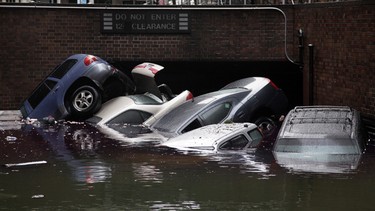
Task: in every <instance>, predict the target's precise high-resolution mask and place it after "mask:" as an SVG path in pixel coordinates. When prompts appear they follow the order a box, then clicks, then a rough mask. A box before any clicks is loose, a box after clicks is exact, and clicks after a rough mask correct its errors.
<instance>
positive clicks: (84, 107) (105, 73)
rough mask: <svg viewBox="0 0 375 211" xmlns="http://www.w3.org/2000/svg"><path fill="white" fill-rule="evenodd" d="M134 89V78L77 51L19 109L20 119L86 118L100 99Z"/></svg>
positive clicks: (99, 59)
mask: <svg viewBox="0 0 375 211" xmlns="http://www.w3.org/2000/svg"><path fill="white" fill-rule="evenodd" d="M134 92H135V85H134V83H133V81H132V80H130V78H129V77H128V76H127V75H126V74H124V73H123V72H121V71H120V70H118V69H116V68H115V67H114V66H112V65H110V64H109V63H108V62H106V61H105V60H103V59H101V58H99V57H97V56H93V55H88V54H76V55H72V56H70V57H69V58H67V59H66V60H65V61H63V62H62V63H61V64H60V65H58V66H57V67H56V68H55V69H54V70H53V71H52V72H51V74H50V75H48V76H47V77H46V78H45V79H44V80H43V81H42V82H41V83H40V84H39V85H38V86H37V88H36V89H35V90H34V91H33V92H32V93H31V95H30V96H29V97H28V98H27V99H26V100H25V101H24V102H23V103H22V106H21V108H20V110H21V112H22V116H23V118H31V119H43V118H45V117H52V118H54V119H56V120H59V119H64V118H66V117H69V116H70V117H73V118H85V117H88V116H90V115H92V114H93V113H95V112H97V111H98V110H99V109H100V107H101V105H102V103H103V102H105V101H107V100H109V99H112V98H114V97H117V96H120V95H127V94H133V93H134Z"/></svg>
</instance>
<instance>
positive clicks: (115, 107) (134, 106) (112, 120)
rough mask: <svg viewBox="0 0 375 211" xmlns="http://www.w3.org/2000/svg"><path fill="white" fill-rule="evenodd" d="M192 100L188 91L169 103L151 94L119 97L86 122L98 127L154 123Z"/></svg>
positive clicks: (104, 105)
mask: <svg viewBox="0 0 375 211" xmlns="http://www.w3.org/2000/svg"><path fill="white" fill-rule="evenodd" d="M191 98H192V94H191V92H190V91H187V90H185V91H183V92H182V93H180V94H179V95H177V96H176V97H174V98H173V99H171V100H169V101H167V102H163V101H162V100H161V99H159V98H158V97H156V96H155V95H154V94H151V93H145V94H139V95H129V96H122V97H117V98H114V99H112V100H110V101H108V102H106V103H105V104H103V106H102V108H101V109H100V110H99V112H98V113H96V114H94V116H93V117H91V118H89V119H87V120H86V121H87V122H90V123H94V124H97V125H105V124H118V125H124V124H131V125H139V124H142V123H143V122H145V121H146V120H147V122H154V121H156V120H157V119H158V118H160V116H163V115H164V114H165V113H167V112H168V111H170V110H172V109H173V108H175V107H177V106H179V105H181V104H182V103H184V102H186V101H187V100H189V99H191Z"/></svg>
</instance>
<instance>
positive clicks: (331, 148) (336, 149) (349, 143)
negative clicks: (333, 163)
mask: <svg viewBox="0 0 375 211" xmlns="http://www.w3.org/2000/svg"><path fill="white" fill-rule="evenodd" d="M274 151H276V152H293V153H306V152H310V153H328V154H335V153H344V154H355V153H358V150H357V143H356V142H355V141H353V140H352V139H350V138H349V137H348V138H344V137H340V138H338V137H335V138H333V137H327V138H280V139H278V140H277V142H276V144H275V148H274Z"/></svg>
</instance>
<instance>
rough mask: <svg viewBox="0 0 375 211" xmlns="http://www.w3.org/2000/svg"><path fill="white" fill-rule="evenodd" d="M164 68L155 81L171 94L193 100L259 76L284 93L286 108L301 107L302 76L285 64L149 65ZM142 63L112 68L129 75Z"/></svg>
mask: <svg viewBox="0 0 375 211" xmlns="http://www.w3.org/2000/svg"><path fill="white" fill-rule="evenodd" d="M152 62H153V63H156V64H159V65H162V66H164V70H162V71H161V72H159V73H158V75H157V76H156V81H157V82H158V83H159V84H161V83H165V84H167V85H168V86H169V87H170V88H171V89H172V91H173V92H174V93H179V92H181V91H183V90H186V89H187V90H189V91H191V92H192V93H193V95H194V96H198V95H201V94H204V93H207V92H211V91H216V90H218V89H220V88H221V87H223V86H225V85H226V84H228V83H230V82H232V81H235V80H237V79H241V78H245V77H253V76H262V77H267V78H269V79H271V80H272V81H273V82H274V83H275V84H276V85H277V86H278V87H280V88H281V89H283V90H284V92H285V94H286V95H287V97H288V99H289V104H290V108H293V107H294V106H296V105H302V104H303V73H302V72H301V71H300V68H299V66H298V65H296V64H293V63H291V62H288V61H272V62H270V61H267V62H266V61H257V62H243V61H242V62H241V61H240V62H238V61H233V62H232V61H222V62H221V61H220V62H218V61H215V62H212V61H194V62H193V61H189V62H188V61H178V62H177V61H176V62H175V61H173V62H172V61H160V62H158V61H152ZM140 63H142V62H136V61H131V62H130V61H117V62H113V65H114V66H116V67H117V68H119V69H120V70H123V71H125V72H126V73H130V71H131V69H132V68H133V67H134V66H136V65H137V64H140Z"/></svg>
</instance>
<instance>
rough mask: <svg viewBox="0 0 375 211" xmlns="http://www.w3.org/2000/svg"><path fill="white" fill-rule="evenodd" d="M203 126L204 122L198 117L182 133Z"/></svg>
mask: <svg viewBox="0 0 375 211" xmlns="http://www.w3.org/2000/svg"><path fill="white" fill-rule="evenodd" d="M200 127H202V124H201V123H200V122H199V120H198V119H195V120H194V121H192V122H191V123H190V124H188V126H186V127H185V128H184V129H183V130H182V131H181V133H186V132H188V131H191V130H194V129H196V128H200Z"/></svg>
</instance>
